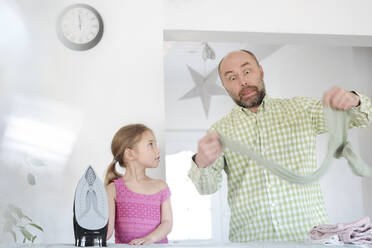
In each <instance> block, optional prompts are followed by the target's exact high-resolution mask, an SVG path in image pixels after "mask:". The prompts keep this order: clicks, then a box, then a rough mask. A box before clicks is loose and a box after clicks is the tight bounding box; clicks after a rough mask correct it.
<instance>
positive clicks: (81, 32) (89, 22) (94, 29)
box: [56, 4, 103, 51]
mask: <svg viewBox="0 0 372 248" xmlns="http://www.w3.org/2000/svg"><path fill="white" fill-rule="evenodd" d="M56 28H57V36H58V38H59V39H60V41H61V42H62V43H63V44H64V45H65V46H66V47H68V48H70V49H73V50H78V51H84V50H88V49H90V48H92V47H94V46H95V45H97V44H98V42H99V41H100V40H101V38H102V35H103V21H102V18H101V15H100V14H99V13H98V11H97V10H95V9H94V8H93V7H91V6H89V5H87V4H73V5H70V6H68V7H66V8H65V9H64V10H63V11H62V13H61V14H60V15H59V17H58V20H57V27H56Z"/></svg>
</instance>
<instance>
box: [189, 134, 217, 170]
mask: <svg viewBox="0 0 372 248" xmlns="http://www.w3.org/2000/svg"><path fill="white" fill-rule="evenodd" d="M219 138H220V135H219V134H218V133H216V132H212V133H209V134H207V135H206V136H204V137H203V138H202V139H201V140H199V142H198V153H197V154H196V156H195V163H196V165H197V166H198V167H199V168H205V167H208V166H210V165H211V164H213V163H214V162H215V161H216V160H217V158H218V157H219V156H220V155H221V153H222V145H221V143H220V140H219Z"/></svg>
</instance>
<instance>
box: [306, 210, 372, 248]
mask: <svg viewBox="0 0 372 248" xmlns="http://www.w3.org/2000/svg"><path fill="white" fill-rule="evenodd" d="M333 235H338V238H339V240H340V241H343V242H344V243H346V244H359V245H361V244H372V224H371V222H370V219H369V217H368V216H366V217H364V218H363V219H361V220H359V221H356V222H352V223H339V224H336V225H329V224H324V225H319V226H315V227H313V229H312V230H311V231H310V238H311V239H313V240H320V239H327V238H330V237H331V236H333Z"/></svg>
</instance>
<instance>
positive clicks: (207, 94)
mask: <svg viewBox="0 0 372 248" xmlns="http://www.w3.org/2000/svg"><path fill="white" fill-rule="evenodd" d="M187 68H188V69H189V72H190V74H191V77H192V79H193V81H194V83H195V87H194V88H192V89H191V90H190V91H189V92H187V93H186V94H185V95H184V96H183V97H181V98H179V100H184V99H190V98H195V97H200V99H201V101H202V103H203V108H204V113H205V115H206V117H208V113H209V106H210V103H211V96H216V95H226V91H225V90H224V89H222V88H221V87H219V86H218V85H217V84H216V80H217V75H218V74H217V69H218V67H216V68H215V69H214V70H213V71H211V72H210V73H209V74H208V75H207V76H206V77H203V76H202V75H201V74H200V73H199V72H197V71H195V70H194V69H193V68H191V67H190V66H187Z"/></svg>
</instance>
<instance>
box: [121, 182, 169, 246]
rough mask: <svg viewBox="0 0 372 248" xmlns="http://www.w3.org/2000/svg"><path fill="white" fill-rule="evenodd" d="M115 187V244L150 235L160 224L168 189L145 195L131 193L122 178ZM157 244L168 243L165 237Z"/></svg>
mask: <svg viewBox="0 0 372 248" xmlns="http://www.w3.org/2000/svg"><path fill="white" fill-rule="evenodd" d="M114 183H115V186H116V204H115V206H116V213H115V243H125V244H127V243H129V242H130V241H132V240H133V239H137V238H142V237H144V236H146V235H147V234H149V233H151V232H152V231H154V230H155V229H156V227H157V226H158V225H159V224H160V220H161V204H162V203H163V202H164V201H166V200H167V199H168V198H169V197H170V190H169V188H168V187H167V188H165V189H163V190H162V191H160V192H158V193H156V194H152V195H145V194H139V193H135V192H133V191H131V190H130V189H129V188H128V187H127V186H126V185H125V182H124V180H123V179H122V178H120V179H117V180H115V181H114ZM157 243H168V239H167V237H165V238H164V239H163V240H161V241H159V242H157Z"/></svg>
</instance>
